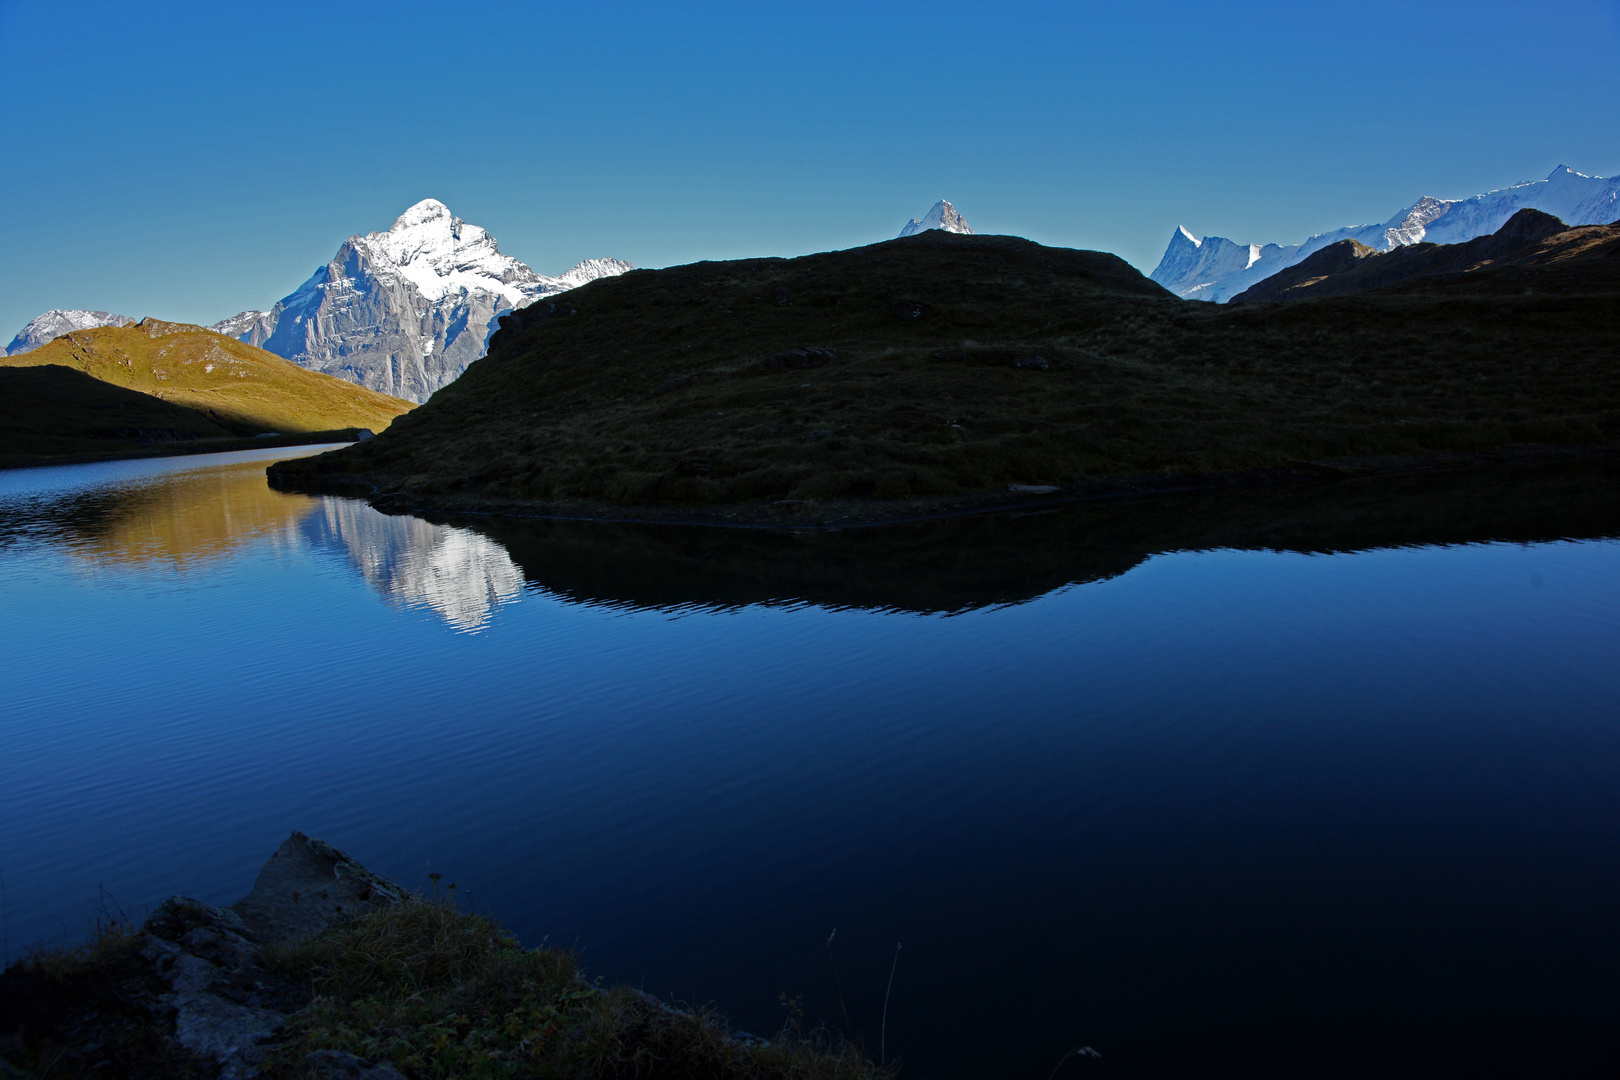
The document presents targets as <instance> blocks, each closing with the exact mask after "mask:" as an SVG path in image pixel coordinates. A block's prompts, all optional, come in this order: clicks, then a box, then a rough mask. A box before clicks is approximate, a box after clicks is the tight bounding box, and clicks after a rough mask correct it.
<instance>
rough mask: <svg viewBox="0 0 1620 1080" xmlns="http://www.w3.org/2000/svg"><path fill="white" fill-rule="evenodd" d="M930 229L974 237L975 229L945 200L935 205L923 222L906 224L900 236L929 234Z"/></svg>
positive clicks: (912, 220) (915, 220) (914, 219)
mask: <svg viewBox="0 0 1620 1080" xmlns="http://www.w3.org/2000/svg"><path fill="white" fill-rule="evenodd" d="M929 229H943V230H944V231H946V232H953V233H965V234H967V235H969V236H972V235H973V227H972V226H971V225H969V224H968V223H967V221H966V219H964V218H963V217H962V215H961V214H958V213H957V212H956V207H954V206H952V205H951V204H950V203H948V202H946V201H945V200H944V199H941V200H939V202H937V203H935V204H934V208H933V209H932V210H930V211H928V213H926V214H924V215H923V219H922V220H921V221H918V220H917V219H916V218H912V219H911V220H910V221H908V222H906V224H905V226H904V227H903V228H902V229H901V230H900V235H901V236H915V235H916V234H917V233H920V232H927V231H928V230H929Z"/></svg>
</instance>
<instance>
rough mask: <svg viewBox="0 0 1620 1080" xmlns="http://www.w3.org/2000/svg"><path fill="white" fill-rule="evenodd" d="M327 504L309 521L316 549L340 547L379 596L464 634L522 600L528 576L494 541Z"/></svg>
mask: <svg viewBox="0 0 1620 1080" xmlns="http://www.w3.org/2000/svg"><path fill="white" fill-rule="evenodd" d="M320 503H321V506H320V509H319V511H318V512H316V513H312V514H310V515H309V516H308V517H306V518H305V519H304V521H303V533H304V536H305V537H306V538H307V539H308V540H309V541H310V542H311V543H314V544H318V545H325V546H331V547H341V548H342V549H343V551H344V552H345V553H346V554H347V555H348V557H349V560H350V561H351V562H353V564H354V566H355V568H356V569H357V570H359V571H360V576H361V577H363V578H364V579H365V581H366V584H368V585H370V586H371V587H372V588H373V589H376V590H377V591H378V592H379V593H381V594H382V595H384V596H386V597H388V598H390V599H392V600H396V601H398V602H401V603H403V604H405V605H406V606H407V607H412V608H426V609H427V610H429V611H432V612H433V613H434V614H435V615H437V616H439V618H441V619H443V620H444V621H445V622H447V623H449V624H450V625H451V626H452V627H454V628H455V629H456V630H458V631H461V632H462V633H477V632H478V631H480V630H482V629H483V628H484V627H485V626H486V625H488V623H489V620H490V618H491V617H492V616H493V615H494V614H495V611H496V609H497V608H499V607H500V606H501V605H503V604H510V603H515V602H516V601H517V600H518V599H519V598H520V597H521V596H522V595H523V572H522V571H521V570H519V569H518V568H517V566H516V565H515V564H514V563H513V562H512V560H511V558H510V557H509V556H508V555H507V554H506V549H505V548H503V547H501V546H500V545H499V544H497V543H495V542H494V541H493V540H490V539H488V538H487V537H484V536H480V535H479V534H478V533H475V532H472V531H470V530H468V529H458V528H456V527H455V526H453V525H434V524H432V523H431V522H427V521H423V520H422V519H421V518H416V517H408V516H392V515H389V514H382V513H379V512H378V511H376V510H373V509H372V508H371V507H369V506H367V505H366V504H364V503H360V502H354V501H351V500H348V499H334V498H322V499H321V500H320Z"/></svg>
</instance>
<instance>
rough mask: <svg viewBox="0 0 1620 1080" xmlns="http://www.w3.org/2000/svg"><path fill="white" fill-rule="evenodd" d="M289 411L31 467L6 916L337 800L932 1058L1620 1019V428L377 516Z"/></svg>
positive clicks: (1507, 1064) (1330, 1040) (1303, 1060)
mask: <svg viewBox="0 0 1620 1080" xmlns="http://www.w3.org/2000/svg"><path fill="white" fill-rule="evenodd" d="M286 454H287V451H269V450H266V451H261V452H257V453H255V454H249V455H242V456H234V455H233V456H228V457H213V458H208V459H202V458H189V459H180V458H177V459H170V460H168V461H164V462H140V463H129V462H124V463H107V464H105V465H94V466H75V467H73V468H71V469H59V470H14V471H10V472H0V597H3V598H4V602H3V603H0V657H4V660H3V661H0V685H3V686H4V687H5V693H4V695H3V696H0V822H4V823H5V824H6V825H7V829H6V830H5V832H4V834H3V835H4V840H5V842H4V844H0V871H3V873H4V876H5V882H6V886H7V887H8V888H9V889H10V890H11V891H10V895H11V897H12V900H11V909H10V916H9V919H10V922H9V940H10V942H11V946H10V947H11V949H12V950H13V953H14V954H15V952H16V951H17V950H18V948H19V945H20V944H21V943H33V942H37V941H46V940H51V941H56V940H59V939H60V936H61V935H62V934H64V933H66V934H71V933H72V932H73V931H74V930H75V929H76V928H77V927H79V926H81V925H82V924H83V920H82V919H81V918H80V912H81V911H83V910H84V908H83V901H84V900H85V899H86V898H89V897H95V896H101V895H109V894H110V895H113V896H116V897H118V899H119V901H120V902H128V903H132V904H136V905H142V904H152V903H156V902H158V901H161V899H162V898H163V897H164V896H166V895H169V894H171V893H173V892H175V891H184V892H186V893H188V894H192V895H196V896H199V897H200V898H202V899H205V900H209V901H210V902H229V901H231V900H234V899H235V898H236V897H237V896H240V895H241V891H242V889H243V888H244V887H245V883H247V882H251V881H252V876H253V874H254V873H256V872H257V870H258V868H259V865H260V863H261V861H262V859H263V857H264V853H265V852H266V851H268V850H271V849H272V848H273V847H274V845H275V844H276V843H278V842H279V841H280V840H281V839H282V838H283V837H284V836H285V835H286V832H287V830H288V829H290V828H299V829H301V830H302V831H305V832H309V833H311V834H314V835H323V836H326V837H328V838H332V839H334V840H336V841H338V842H340V843H341V844H342V845H343V846H344V847H345V848H346V849H347V850H350V851H352V852H354V853H355V854H356V855H358V856H360V857H362V858H363V859H364V860H365V861H366V862H367V863H368V864H370V865H372V866H373V868H374V869H377V870H378V871H379V872H382V873H386V874H388V875H389V876H392V877H396V878H397V879H399V880H402V881H405V882H406V883H408V884H420V883H422V881H423V879H422V877H421V875H422V874H424V873H425V872H426V871H427V870H428V869H429V868H432V869H433V870H435V871H436V872H437V871H441V870H442V871H449V872H450V873H451V876H453V877H454V878H455V879H457V880H460V881H463V882H468V883H476V886H477V889H478V896H479V905H480V910H485V905H486V904H487V905H488V908H487V909H488V910H491V911H495V912H497V913H498V914H499V915H500V916H501V918H502V920H503V921H504V922H505V924H506V925H507V926H509V927H510V928H511V929H512V932H513V933H514V934H515V935H516V936H517V937H518V939H519V940H521V941H524V942H526V943H531V944H532V943H538V942H539V941H541V940H542V939H544V938H545V937H546V935H552V940H557V941H565V942H578V943H580V944H581V945H583V946H586V947H588V948H589V950H590V951H589V952H588V953H587V960H588V964H589V967H590V969H591V972H592V974H593V975H600V976H602V977H603V978H604V979H606V980H607V981H610V982H614V981H626V982H629V983H630V984H632V985H644V986H646V987H647V989H648V990H650V991H655V992H660V993H662V992H668V993H671V994H672V995H674V996H676V997H677V998H679V999H681V1000H688V1001H713V1002H716V1003H717V1004H718V1005H719V1006H720V1007H722V1008H724V1009H725V1010H726V1012H727V1013H728V1014H729V1015H731V1017H732V1018H733V1021H734V1022H735V1023H736V1024H737V1025H738V1026H740V1027H743V1028H745V1029H747V1030H771V1029H772V1028H771V1027H770V1025H775V1024H780V1023H781V1015H780V1010H779V1008H778V1004H777V1003H778V1001H779V1000H780V997H779V995H781V994H783V993H784V992H785V993H786V994H788V995H794V994H799V993H800V992H801V991H802V992H803V995H804V996H803V998H802V1003H803V1008H804V1012H805V1015H806V1016H807V1017H809V1018H811V1019H812V1020H826V1021H828V1022H829V1024H832V1025H835V1026H836V1027H837V1028H844V1029H846V1030H848V1031H849V1032H850V1033H851V1034H853V1035H855V1036H857V1037H861V1036H864V1037H865V1038H866V1039H867V1045H869V1046H870V1045H872V1036H873V1035H874V1034H875V1033H879V1032H882V1031H884V1028H883V1027H882V1026H881V1025H883V1024H885V1023H886V1024H887V1029H886V1030H887V1039H888V1044H887V1045H888V1049H889V1051H890V1055H891V1056H893V1055H895V1054H898V1055H900V1056H901V1059H902V1061H904V1062H905V1065H904V1068H905V1070H906V1071H905V1072H904V1074H903V1075H906V1076H929V1077H936V1078H949V1077H953V1076H973V1077H980V1076H1009V1077H1043V1076H1047V1075H1049V1074H1051V1073H1052V1070H1053V1068H1054V1066H1055V1065H1060V1064H1061V1068H1060V1070H1059V1071H1060V1072H1062V1073H1063V1074H1064V1075H1069V1074H1070V1073H1071V1072H1073V1071H1074V1070H1076V1069H1077V1068H1080V1067H1082V1066H1083V1068H1081V1070H1080V1071H1084V1072H1087V1073H1088V1074H1089V1073H1095V1074H1096V1075H1097V1076H1098V1077H1103V1076H1165V1077H1182V1076H1214V1075H1224V1076H1252V1075H1285V1076H1345V1077H1350V1076H1362V1075H1368V1074H1374V1075H1421V1076H1440V1075H1446V1076H1451V1075H1456V1076H1469V1077H1471V1078H1473V1077H1484V1076H1493V1075H1501V1076H1513V1077H1521V1076H1587V1075H1600V1074H1603V1073H1602V1072H1601V1070H1602V1068H1603V1067H1607V1066H1610V1065H1612V1063H1613V1062H1614V1061H1615V1060H1617V1059H1620V1058H1617V1056H1616V1055H1617V1052H1620V1042H1616V1038H1615V1036H1614V1034H1613V1032H1614V1030H1615V1025H1614V1023H1613V1016H1614V1015H1615V1013H1616V1011H1617V1009H1620V996H1617V989H1616V985H1617V984H1616V982H1615V979H1614V973H1615V972H1616V971H1620V929H1617V924H1616V921H1615V919H1614V918H1613V914H1612V913H1613V911H1615V910H1617V909H1620V827H1617V823H1620V787H1617V786H1616V785H1615V783H1614V777H1615V776H1616V775H1620V725H1617V724H1616V722H1615V720H1616V710H1615V708H1614V702H1615V701H1616V700H1620V665H1616V664H1615V663H1614V657H1615V655H1616V654H1617V653H1620V544H1617V543H1614V542H1610V541H1608V539H1607V538H1611V537H1615V536H1620V499H1617V498H1616V497H1615V496H1616V495H1617V494H1620V483H1617V482H1616V481H1617V479H1620V476H1617V470H1616V469H1614V468H1612V467H1597V466H1588V467H1579V468H1575V467H1568V468H1560V469H1538V470H1534V471H1531V470H1504V471H1499V472H1477V473H1467V474H1464V473H1457V474H1449V475H1434V476H1429V477H1411V478H1399V479H1386V480H1381V481H1356V482H1345V483H1339V484H1326V485H1322V486H1318V487H1301V488H1294V489H1288V490H1274V491H1267V492H1248V493H1243V492H1238V493H1230V494H1227V495H1224V496H1220V497H1215V496H1195V497H1194V496H1189V497H1176V498H1164V499H1158V500H1146V501H1139V502H1129V501H1118V502H1112V503H1093V504H1086V505H1080V506H1070V507H1063V508H1054V509H1053V510H1052V511H1051V512H1049V513H1039V514H1025V515H1022V516H1019V515H1011V514H1004V515H998V516H995V517H985V518H965V519H958V520H947V521H938V522H932V523H922V524H914V525H904V526H898V527H885V528H871V529H851V530H847V531H843V532H832V533H804V534H798V535H794V534H788V533H781V532H765V531H753V530H738V529H710V528H695V527H655V526H634V525H623V524H603V523H595V524H587V523H565V522H545V521H536V520H497V519H468V520H456V521H445V522H437V523H435V522H429V521H424V520H420V519H417V518H413V517H409V516H402V517H386V516H383V515H381V514H379V513H376V512H374V511H372V510H371V509H370V508H369V507H368V506H366V505H365V504H364V503H360V502H354V501H348V500H341V499H307V498H302V497H298V496H288V495H283V494H280V493H276V492H271V491H269V490H268V488H267V487H266V485H265V482H264V477H263V469H264V466H265V464H266V463H267V462H268V461H270V460H274V459H275V458H276V457H280V456H285V455H286ZM1564 540H1575V541H1597V542H1581V543H1564V542H1559V541H1564ZM1516 545H1522V546H1516ZM1402 548H1410V549H1412V550H1400V549H1402ZM1392 549H1393V550H1392ZM1274 553H1276V554H1274ZM1302 553H1303V554H1302ZM1317 553H1335V554H1333V555H1332V556H1330V557H1314V556H1315V555H1316V554H1317ZM1337 553H1347V554H1342V555H1341V554H1337ZM1348 553H1364V554H1348ZM1093 583H1095V584H1093ZM520 595H521V596H522V597H523V603H522V604H520V605H516V606H509V602H510V601H511V600H512V599H515V598H517V597H518V596H520ZM102 886H105V887H106V892H103V891H102ZM19 896H23V897H27V898H28V902H27V904H19V902H18V899H17V898H18V897H19ZM58 919H60V922H58V921H57V920H58ZM835 927H836V928H837V935H836V940H833V941H831V942H830V943H829V932H830V931H832V930H833V928H835ZM897 941H903V942H904V943H905V951H904V955H903V956H902V957H900V959H899V961H898V963H899V969H898V976H896V975H895V969H894V968H893V964H894V963H895V961H894V959H893V958H894V955H895V954H894V947H895V942H897ZM834 963H836V967H834V966H833V964H834ZM840 973H841V980H842V981H841V982H839V981H838V980H839V978H840ZM891 985H892V990H893V1002H892V1008H890V1007H889V1006H888V1005H887V1004H886V1002H888V999H889V995H888V993H887V990H888V988H889V987H890V986H891ZM1006 987H1011V988H1012V992H1010V993H1008V992H1003V990H1002V989H998V988H1006ZM987 988H990V992H988V993H987V992H986V989H987ZM793 1000H795V1001H799V1000H801V999H798V998H795V999H793ZM1368 1032H1372V1033H1375V1037H1373V1038H1370V1039H1369V1038H1368V1037H1367V1033H1368ZM1081 1045H1091V1046H1095V1047H1096V1048H1097V1049H1098V1050H1099V1051H1100V1052H1101V1053H1102V1054H1103V1055H1104V1056H1103V1058H1102V1059H1100V1060H1097V1061H1092V1060H1086V1061H1073V1062H1071V1061H1067V1058H1065V1057H1064V1054H1065V1051H1066V1050H1067V1049H1069V1048H1072V1047H1075V1046H1081ZM1346 1048H1351V1049H1349V1050H1346ZM1064 1062H1067V1063H1066V1064H1065V1063H1064ZM1604 1075H1606V1074H1604Z"/></svg>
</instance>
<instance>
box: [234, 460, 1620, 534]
mask: <svg viewBox="0 0 1620 1080" xmlns="http://www.w3.org/2000/svg"><path fill="white" fill-rule="evenodd" d="M1616 458H1620V443H1614V442H1605V443H1585V444H1568V445H1547V444H1531V445H1519V446H1508V447H1502V448H1497V449H1492V450H1483V451H1477V452H1461V451H1431V452H1426V453H1420V454H1370V455H1361V456H1357V457H1347V458H1335V459H1331V460H1325V461H1291V462H1288V463H1286V464H1285V465H1283V466H1281V467H1277V468H1270V469H1249V470H1244V471H1239V472H1213V473H1182V474H1169V475H1166V474H1157V473H1134V474H1123V475H1119V476H1109V477H1099V478H1097V479H1095V480H1085V481H1081V482H1078V483H1071V484H1039V485H1037V484H1013V485H1009V487H1008V488H1007V489H1005V490H996V489H985V490H980V491H973V492H965V493H962V494H959V495H951V496H936V497H930V498H911V499H896V500H876V499H831V500H826V501H814V500H792V499H790V500H778V501H775V502H741V503H723V504H718V505H709V506H705V505H694V504H649V505H644V506H620V505H613V504H608V503H601V502H584V501H578V502H561V503H558V502H547V503H537V502H532V501H515V500H511V499H492V498H488V497H484V496H477V495H473V496H439V497H435V496H430V495H423V494H421V493H408V492H392V491H390V492H378V491H377V490H376V487H375V485H373V484H371V483H369V482H367V481H365V480H363V479H361V478H359V477H356V476H353V475H350V474H343V473H339V474H322V473H319V472H316V471H314V470H312V469H310V468H309V467H308V466H307V465H306V464H304V462H305V461H306V460H307V459H300V466H298V467H295V468H289V469H279V468H278V466H280V465H282V464H283V463H282V462H276V463H274V464H272V465H271V466H269V467H268V468H267V469H266V475H267V477H268V479H269V484H270V487H271V488H273V489H274V490H277V491H282V492H288V493H294V494H303V495H338V496H345V497H348V498H358V499H362V500H364V501H365V502H366V503H367V504H368V505H370V506H371V507H373V508H374V509H376V510H379V511H381V512H382V513H385V514H393V515H398V514H409V515H415V516H424V517H430V518H443V519H453V518H458V517H464V518H479V517H504V518H524V519H531V520H541V521H575V522H591V521H597V522H602V523H604V524H638V525H695V526H710V527H719V528H733V529H788V530H794V531H800V530H817V531H819V530H834V531H835V530H839V529H851V528H867V527H873V526H881V525H903V524H912V523H917V522H924V521H940V520H946V519H950V518H957V517H973V516H978V515H984V514H1001V513H1017V512H1026V511H1037V512H1038V511H1043V510H1048V509H1056V508H1059V507H1067V506H1076V505H1082V504H1086V503H1097V502H1106V501H1115V500H1121V499H1130V500H1137V499H1159V498H1166V497H1172V496H1180V495H1214V494H1219V493H1222V492H1243V491H1259V490H1266V489H1278V488H1288V487H1305V486H1310V485H1318V484H1333V483H1339V482H1342V481H1346V480H1359V479H1368V478H1375V477H1379V478H1381V477H1391V478H1393V477H1401V476H1421V475H1433V474H1438V473H1450V472H1463V471H1467V470H1471V469H1492V468H1503V467H1508V468H1536V467H1540V466H1548V465H1564V464H1577V463H1582V462H1600V461H1606V460H1613V459H1616Z"/></svg>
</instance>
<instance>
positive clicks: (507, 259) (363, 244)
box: [351, 199, 540, 304]
mask: <svg viewBox="0 0 1620 1080" xmlns="http://www.w3.org/2000/svg"><path fill="white" fill-rule="evenodd" d="M351 243H353V244H355V246H356V247H357V248H360V249H362V250H364V251H365V253H366V254H367V255H368V256H369V257H370V258H371V260H372V262H373V263H375V264H377V265H379V266H385V267H389V268H391V269H393V270H394V271H396V272H398V273H399V274H401V275H402V276H404V277H405V278H407V279H408V280H409V281H410V282H411V283H412V284H413V285H415V286H416V287H417V289H418V290H419V291H420V292H421V293H422V298H423V299H425V300H428V301H438V300H442V299H444V298H445V297H446V296H448V295H449V294H451V293H452V292H458V291H466V292H471V291H473V290H475V289H485V290H487V291H489V292H494V293H499V294H501V295H502V296H504V297H506V299H507V300H508V301H509V302H510V303H512V304H518V303H522V302H523V299H524V296H525V289H524V286H525V285H527V286H530V287H531V288H532V287H533V286H535V285H537V284H538V282H539V280H540V275H539V274H536V273H535V272H534V271H533V270H530V269H529V268H528V267H527V266H524V265H523V264H522V263H520V262H518V261H517V260H516V259H514V258H512V257H511V256H509V255H502V254H501V251H500V248H499V247H498V246H497V245H496V243H495V238H494V237H493V236H491V235H489V233H487V232H485V231H484V230H483V229H481V228H479V227H478V226H477V225H469V224H467V223H466V222H465V221H462V220H461V219H460V218H458V217H456V216H455V215H454V214H452V213H451V212H450V208H449V207H448V206H446V205H444V203H442V202H440V201H439V200H438V199H423V200H422V201H421V202H419V203H417V204H416V205H415V206H412V207H411V208H410V209H408V210H406V211H405V212H404V213H403V214H401V215H399V217H397V218H395V219H394V224H393V225H392V226H391V227H390V228H389V230H388V231H387V232H375V233H368V234H366V235H365V236H364V237H357V238H354V239H352V240H351Z"/></svg>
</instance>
